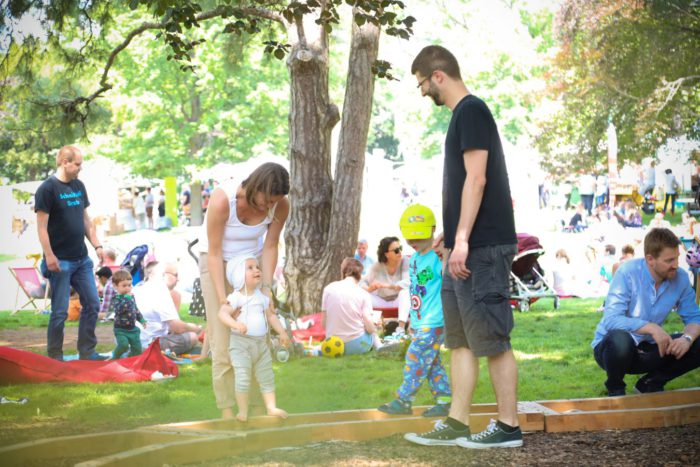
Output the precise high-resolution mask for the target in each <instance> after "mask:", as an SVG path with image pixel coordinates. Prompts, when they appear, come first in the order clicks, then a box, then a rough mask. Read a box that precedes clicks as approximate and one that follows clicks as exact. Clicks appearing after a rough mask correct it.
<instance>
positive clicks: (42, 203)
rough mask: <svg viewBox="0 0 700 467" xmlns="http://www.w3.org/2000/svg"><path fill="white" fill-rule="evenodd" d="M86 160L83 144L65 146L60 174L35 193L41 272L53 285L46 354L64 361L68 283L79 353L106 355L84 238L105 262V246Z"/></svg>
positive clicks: (95, 356)
mask: <svg viewBox="0 0 700 467" xmlns="http://www.w3.org/2000/svg"><path fill="white" fill-rule="evenodd" d="M82 164H83V155H82V154H81V152H80V149H78V148H76V147H74V146H64V147H62V148H61V149H60V150H59V151H58V154H57V155H56V167H57V170H56V174H55V175H52V176H51V177H49V178H48V179H46V180H45V181H44V182H43V183H42V184H41V185H40V186H39V189H38V190H37V192H36V194H35V195H34V199H35V206H34V210H35V211H36V218H37V230H38V233H39V242H40V243H41V248H42V250H43V251H44V258H43V260H42V262H41V272H42V274H43V275H44V277H46V278H47V279H48V281H49V285H50V287H51V317H50V318H49V327H48V331H47V346H46V347H47V354H48V356H49V357H51V358H53V359H56V360H63V328H64V325H65V321H66V318H67V317H68V300H69V296H70V288H71V287H73V289H75V291H76V292H77V293H78V295H79V296H80V305H81V306H82V311H81V312H80V324H79V327H78V352H79V354H80V359H81V360H105V359H106V357H101V356H100V355H99V354H98V353H96V352H95V345H96V344H97V338H96V337H95V325H96V324H97V313H98V311H99V308H100V299H99V296H98V294H97V287H96V286H95V278H94V276H93V273H92V268H93V263H92V260H91V259H90V257H89V256H88V252H87V247H86V246H85V237H87V239H88V240H89V241H90V243H91V244H92V246H93V247H94V248H95V252H96V254H97V257H98V258H99V259H100V261H102V245H100V242H99V240H98V239H97V233H96V231H95V226H94V224H93V223H92V220H91V219H90V216H88V214H87V211H86V209H87V207H88V206H89V205H90V201H89V200H88V196H87V192H86V191H85V185H83V182H81V181H80V180H78V174H79V173H80V169H81V168H82Z"/></svg>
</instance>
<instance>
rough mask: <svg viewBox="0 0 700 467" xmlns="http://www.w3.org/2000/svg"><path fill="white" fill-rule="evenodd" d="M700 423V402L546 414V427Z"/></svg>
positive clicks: (548, 429) (571, 428) (551, 429)
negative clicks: (670, 405) (669, 405)
mask: <svg viewBox="0 0 700 467" xmlns="http://www.w3.org/2000/svg"><path fill="white" fill-rule="evenodd" d="M693 423H700V404H686V405H677V406H672V407H660V408H659V407H657V408H642V409H625V410H599V411H588V412H573V413H566V414H557V415H545V419H544V424H545V431H546V432H549V433H561V432H569V431H599V430H627V429H637V428H662V427H669V426H678V425H690V424H693Z"/></svg>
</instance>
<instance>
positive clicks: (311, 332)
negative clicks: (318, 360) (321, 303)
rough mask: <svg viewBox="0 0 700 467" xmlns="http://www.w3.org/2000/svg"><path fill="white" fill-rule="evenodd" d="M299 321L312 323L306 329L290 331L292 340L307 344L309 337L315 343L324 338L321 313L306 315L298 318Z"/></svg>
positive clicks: (324, 331)
mask: <svg viewBox="0 0 700 467" xmlns="http://www.w3.org/2000/svg"><path fill="white" fill-rule="evenodd" d="M299 321H301V322H303V323H307V322H309V321H311V322H312V324H311V326H310V327H309V328H307V329H296V330H294V331H292V335H293V336H294V340H295V341H296V342H301V343H302V344H303V343H305V342H309V337H310V338H311V340H313V341H315V342H321V341H322V340H323V339H325V338H326V330H325V329H324V328H323V322H322V321H323V313H315V314H313V315H306V316H302V317H301V318H299Z"/></svg>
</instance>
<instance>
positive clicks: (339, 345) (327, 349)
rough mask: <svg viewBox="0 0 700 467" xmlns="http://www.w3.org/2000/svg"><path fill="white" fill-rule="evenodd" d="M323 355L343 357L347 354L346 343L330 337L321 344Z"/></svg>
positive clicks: (338, 338) (336, 337)
mask: <svg viewBox="0 0 700 467" xmlns="http://www.w3.org/2000/svg"><path fill="white" fill-rule="evenodd" d="M321 353H322V354H323V356H324V357H330V358H338V357H342V356H343V353H345V342H343V339H341V338H340V337H338V336H328V337H326V339H325V340H324V341H323V342H321Z"/></svg>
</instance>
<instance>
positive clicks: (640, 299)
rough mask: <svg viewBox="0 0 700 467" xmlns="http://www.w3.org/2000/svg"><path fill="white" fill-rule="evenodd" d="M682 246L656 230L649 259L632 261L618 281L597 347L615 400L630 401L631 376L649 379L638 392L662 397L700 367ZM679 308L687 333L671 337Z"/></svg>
mask: <svg viewBox="0 0 700 467" xmlns="http://www.w3.org/2000/svg"><path fill="white" fill-rule="evenodd" d="M680 243H681V242H680V240H679V239H678V237H676V235H675V234H674V233H673V232H671V231H670V230H669V229H663V228H657V229H651V230H650V231H649V233H648V234H647V236H646V237H645V238H644V258H638V259H632V260H629V261H626V262H625V263H623V264H622V265H621V266H620V269H618V270H617V273H616V274H615V276H614V277H613V280H612V284H611V285H610V290H609V292H608V296H607V298H606V299H605V311H604V313H603V318H602V319H601V320H600V323H599V324H598V327H597V328H596V332H595V338H594V339H593V342H592V343H591V347H593V353H594V356H595V360H596V362H597V363H598V365H600V367H601V368H602V369H604V370H605V371H606V372H607V374H608V379H607V380H606V381H605V387H606V388H607V389H608V395H609V396H624V395H625V382H624V379H623V378H624V376H625V375H626V374H644V376H642V377H641V378H639V380H638V381H637V384H636V385H635V389H636V391H637V392H641V393H645V392H658V391H663V390H664V385H665V384H666V383H668V382H669V381H671V380H672V379H674V378H677V377H679V376H681V375H683V374H685V373H687V372H689V371H691V370H694V369H695V368H697V367H698V366H700V344H698V341H697V338H698V336H699V335H700V308H698V305H697V304H696V303H695V293H694V291H693V288H692V287H691V285H690V279H689V278H688V274H686V272H685V271H683V270H680V271H679V269H678V257H679V255H680V252H679V251H678V246H679V245H680ZM674 308H675V310H676V311H677V312H678V314H679V315H680V317H681V319H682V320H683V323H684V324H685V328H684V329H683V333H682V334H681V333H677V334H671V335H669V334H668V333H667V332H666V331H665V330H664V329H663V328H662V327H661V325H662V324H663V322H664V321H665V320H666V317H667V316H668V315H669V313H670V312H671V311H672V310H673V309H674Z"/></svg>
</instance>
